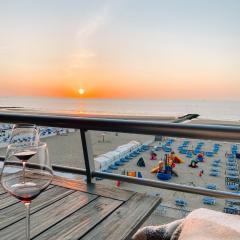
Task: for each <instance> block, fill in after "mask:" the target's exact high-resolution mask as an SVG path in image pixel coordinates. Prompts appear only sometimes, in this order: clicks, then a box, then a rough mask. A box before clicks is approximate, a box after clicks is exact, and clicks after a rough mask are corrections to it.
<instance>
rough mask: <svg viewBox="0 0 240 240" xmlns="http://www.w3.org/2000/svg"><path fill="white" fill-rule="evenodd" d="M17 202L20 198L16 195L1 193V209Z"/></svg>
mask: <svg viewBox="0 0 240 240" xmlns="http://www.w3.org/2000/svg"><path fill="white" fill-rule="evenodd" d="M17 202H19V200H18V199H17V198H15V197H13V196H11V195H10V194H8V193H4V194H1V195H0V210H1V209H3V208H5V207H8V206H11V205H13V204H15V203H17Z"/></svg>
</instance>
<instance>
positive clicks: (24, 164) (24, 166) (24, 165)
mask: <svg viewBox="0 0 240 240" xmlns="http://www.w3.org/2000/svg"><path fill="white" fill-rule="evenodd" d="M22 164H23V183H25V168H26V163H25V161H23V162H22Z"/></svg>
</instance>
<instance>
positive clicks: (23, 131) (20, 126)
mask: <svg viewBox="0 0 240 240" xmlns="http://www.w3.org/2000/svg"><path fill="white" fill-rule="evenodd" d="M38 142H39V129H38V127H37V126H36V125H34V124H28V123H17V124H14V125H13V128H12V133H11V137H10V144H12V143H15V144H16V145H37V143H38Z"/></svg>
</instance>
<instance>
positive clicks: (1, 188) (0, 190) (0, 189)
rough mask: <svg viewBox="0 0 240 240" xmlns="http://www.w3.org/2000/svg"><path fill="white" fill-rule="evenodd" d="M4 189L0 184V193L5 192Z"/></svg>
mask: <svg viewBox="0 0 240 240" xmlns="http://www.w3.org/2000/svg"><path fill="white" fill-rule="evenodd" d="M5 192H6V191H5V190H4V188H3V187H2V186H1V185H0V194H3V193H5Z"/></svg>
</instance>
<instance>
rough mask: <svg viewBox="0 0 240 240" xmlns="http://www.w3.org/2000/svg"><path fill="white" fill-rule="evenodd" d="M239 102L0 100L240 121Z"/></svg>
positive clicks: (0, 99)
mask: <svg viewBox="0 0 240 240" xmlns="http://www.w3.org/2000/svg"><path fill="white" fill-rule="evenodd" d="M239 106H240V101H207V100H202V101H200V100H141V99H134V100H119V99H83V98H47V97H0V107H23V108H26V109H35V110H40V111H42V110H44V111H57V112H74V113H86V114H88V113H89V114H113V115H133V116H134V115H138V116H181V115H185V114H188V113H197V114H199V115H200V117H201V118H204V119H215V120H233V121H239V119H240V111H239Z"/></svg>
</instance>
